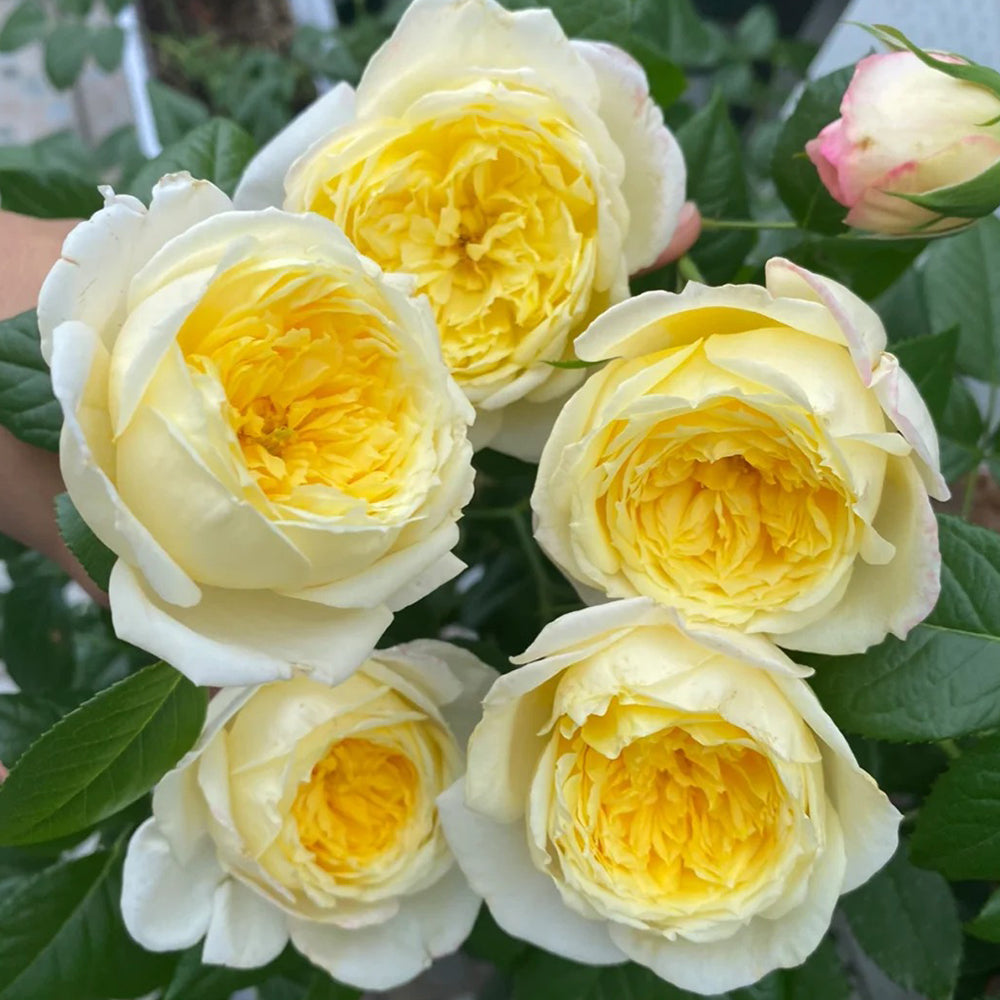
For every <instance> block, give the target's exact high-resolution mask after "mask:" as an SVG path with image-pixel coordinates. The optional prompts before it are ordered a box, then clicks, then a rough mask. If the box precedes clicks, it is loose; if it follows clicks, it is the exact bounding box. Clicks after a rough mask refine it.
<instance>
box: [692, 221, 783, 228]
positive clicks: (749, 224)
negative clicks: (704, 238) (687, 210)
mask: <svg viewBox="0 0 1000 1000" xmlns="http://www.w3.org/2000/svg"><path fill="white" fill-rule="evenodd" d="M701 228H702V229H798V228H799V225H798V223H797V222H792V221H791V220H790V219H762V220H758V219H702V220H701Z"/></svg>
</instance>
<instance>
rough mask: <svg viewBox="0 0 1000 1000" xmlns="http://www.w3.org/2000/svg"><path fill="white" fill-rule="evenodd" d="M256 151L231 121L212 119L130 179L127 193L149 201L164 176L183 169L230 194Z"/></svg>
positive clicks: (245, 135)
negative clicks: (155, 185) (156, 185)
mask: <svg viewBox="0 0 1000 1000" xmlns="http://www.w3.org/2000/svg"><path fill="white" fill-rule="evenodd" d="M254 152H255V148H254V141H253V139H252V138H251V137H250V136H249V135H248V134H247V133H246V132H244V131H243V129H241V128H240V127H239V125H235V124H234V123H233V122H230V121H226V120H225V119H222V118H213V119H211V120H210V121H207V122H205V123H204V124H203V125H199V126H198V127H197V128H196V129H194V130H193V131H191V132H189V133H188V134H187V135H186V136H184V138H183V139H180V140H178V141H177V142H175V143H173V144H172V145H171V146H168V147H167V148H166V149H165V150H164V151H163V152H162V153H161V154H160V155H159V156H157V157H156V158H155V159H153V160H150V161H149V163H147V164H146V165H145V166H143V167H142V169H141V170H140V171H139V173H138V174H136V176H135V177H133V178H132V180H131V182H130V183H129V191H130V193H131V194H134V195H135V196H136V197H137V198H139V199H141V200H142V201H145V202H148V201H149V198H150V195H151V193H152V190H153V185H154V184H155V183H156V182H157V181H158V180H159V179H160V178H161V177H162V176H163V175H164V174H169V173H175V172H176V171H179V170H186V171H188V172H189V173H190V174H191V175H192V176H194V177H199V178H202V179H204V180H209V181H211V182H212V183H213V184H215V185H216V186H218V187H220V188H222V190H223V191H225V192H226V193H227V194H232V193H233V191H234V190H235V188H236V185H237V183H238V182H239V179H240V177H241V176H242V174H243V169H244V168H245V167H246V165H247V163H249V162H250V158H251V157H252V156H253V154H254Z"/></svg>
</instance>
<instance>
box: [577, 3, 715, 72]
mask: <svg viewBox="0 0 1000 1000" xmlns="http://www.w3.org/2000/svg"><path fill="white" fill-rule="evenodd" d="M570 2H572V0H570ZM601 6H602V7H604V8H608V7H614V6H615V5H614V4H607V3H604V2H603V0H602V3H601ZM622 6H628V7H630V8H631V14H632V16H631V31H632V38H633V39H635V40H636V41H638V42H640V43H641V44H643V45H645V46H647V47H648V48H650V49H651V50H652V51H654V52H655V53H656V54H657V55H659V56H662V57H663V58H664V59H669V60H670V61H671V62H675V63H677V64H678V65H679V66H691V67H706V66H714V65H716V64H717V63H718V62H719V61H720V59H722V57H723V56H724V55H725V53H726V50H727V48H728V45H727V42H726V37H725V35H724V34H723V33H722V30H721V29H720V28H719V27H718V25H715V24H712V23H711V22H709V21H706V20H705V19H704V18H703V17H701V16H700V15H699V14H698V12H697V10H696V9H695V7H694V5H693V4H692V3H691V2H690V0H631V3H628V4H622Z"/></svg>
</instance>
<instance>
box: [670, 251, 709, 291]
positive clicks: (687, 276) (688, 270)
mask: <svg viewBox="0 0 1000 1000" xmlns="http://www.w3.org/2000/svg"><path fill="white" fill-rule="evenodd" d="M677 273H678V274H679V275H680V276H681V277H682V278H683V279H684V280H685V281H700V282H701V283H702V284H703V285H704V284H706V282H705V275H703V274H702V273H701V271H700V270H699V269H698V265H697V264H696V263H695V262H694V261H693V260H692V259H691V258H690V257H689V256H688V255H687V254H684V256H683V257H681V259H680V260H679V261H677Z"/></svg>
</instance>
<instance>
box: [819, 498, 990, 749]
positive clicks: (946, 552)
mask: <svg viewBox="0 0 1000 1000" xmlns="http://www.w3.org/2000/svg"><path fill="white" fill-rule="evenodd" d="M938 523H939V530H940V541H941V557H942V570H941V598H940V600H939V601H938V603H937V607H936V608H935V609H934V611H933V612H932V613H931V615H930V616H929V617H928V618H927V620H926V621H925V622H924V623H923V624H922V625H918V626H917V627H916V628H915V629H913V631H912V632H911V633H910V634H909V636H908V637H907V638H906V640H905V641H901V640H899V639H895V638H892V637H890V638H888V639H886V640H885V642H883V643H881V645H879V646H876V647H874V648H873V649H870V650H868V652H866V653H862V654H859V655H857V656H841V657H826V656H808V657H802V659H803V660H804V661H805V662H808V663H810V664H812V665H813V666H815V667H816V674H815V676H813V677H812V678H810V683H811V684H812V686H813V688H814V689H815V691H816V693H817V694H818V695H819V697H820V700H821V701H822V702H823V707H824V708H826V710H827V711H828V712H829V713H830V714H831V715H832V716H833V718H834V720H835V721H836V722H837V724H838V725H839V726H840V727H841V728H842V729H845V730H847V731H848V732H853V733H860V734H861V735H863V736H871V737H874V738H876V739H884V740H906V741H920V740H941V739H946V738H950V737H957V736H965V735H968V734H970V733H976V732H980V731H983V730H985V729H989V728H992V727H993V726H997V725H1000V670H998V669H997V664H998V662H1000V601H998V600H997V598H996V595H997V593H998V592H1000V535H998V534H996V533H995V532H992V531H987V530H986V529H984V528H977V527H976V526H974V525H971V524H967V523H966V522H965V521H962V520H959V519H958V518H954V517H945V516H942V517H940V518H939V520H938Z"/></svg>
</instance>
